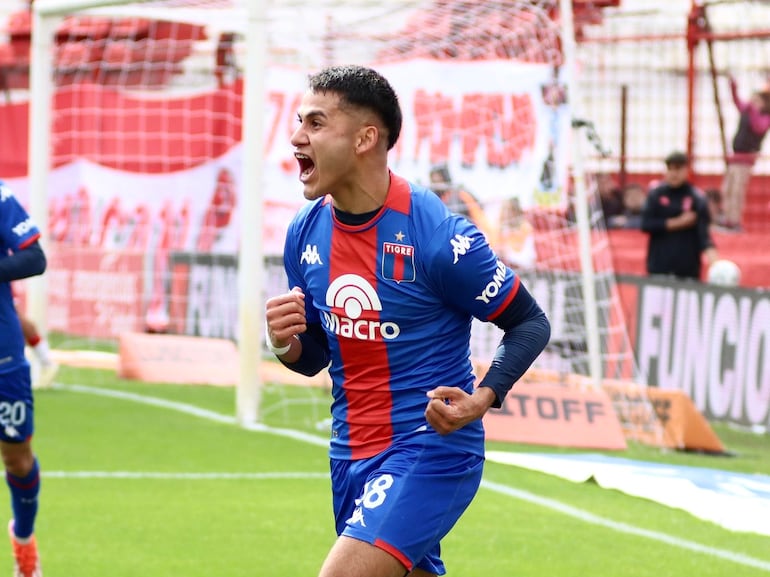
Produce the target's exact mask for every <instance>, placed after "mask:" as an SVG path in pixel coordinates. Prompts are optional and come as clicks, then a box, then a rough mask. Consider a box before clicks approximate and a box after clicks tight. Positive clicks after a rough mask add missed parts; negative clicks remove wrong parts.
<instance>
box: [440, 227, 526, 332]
mask: <svg viewBox="0 0 770 577" xmlns="http://www.w3.org/2000/svg"><path fill="white" fill-rule="evenodd" d="M427 268H428V271H427V272H428V275H429V277H430V278H431V281H432V282H433V283H434V284H435V289H436V291H437V292H438V293H439V294H440V295H441V298H442V299H443V300H444V302H446V303H448V304H449V305H451V306H452V307H453V308H456V309H459V310H462V311H464V312H467V313H469V314H471V315H473V316H474V317H476V318H478V319H479V320H482V321H492V320H494V319H495V318H496V317H497V315H499V314H500V313H501V312H502V311H503V310H504V309H505V307H506V306H507V305H508V304H509V303H510V302H511V301H512V300H513V297H514V296H515V291H516V287H517V286H518V279H517V277H516V275H515V273H514V272H513V271H512V270H511V269H510V268H508V267H507V266H506V265H505V264H504V263H503V262H502V261H501V260H500V259H499V258H498V257H497V255H496V254H495V252H494V251H493V250H492V248H491V247H490V245H489V242H488V241H487V239H486V237H485V236H484V235H483V234H482V233H481V231H480V230H479V229H478V228H477V227H476V226H475V225H474V224H472V223H471V222H470V221H468V220H467V219H464V218H462V217H457V216H453V217H451V218H449V219H446V220H445V221H444V222H443V223H442V224H441V225H440V226H439V227H438V229H437V230H436V232H435V233H434V235H433V238H432V240H431V243H430V246H429V259H428V265H427Z"/></svg>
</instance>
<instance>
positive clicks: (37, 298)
mask: <svg viewBox="0 0 770 577" xmlns="http://www.w3.org/2000/svg"><path fill="white" fill-rule="evenodd" d="M143 2H144V3H146V4H149V2H148V0H140V1H139V2H136V1H131V2H129V1H127V0H82V1H81V0H67V1H62V0H37V1H36V2H35V3H34V5H33V13H34V20H33V22H34V24H33V30H34V32H33V42H32V53H31V59H30V61H31V71H30V91H31V95H32V96H31V99H30V147H29V148H30V150H29V167H30V169H29V172H30V211H31V216H32V217H33V218H34V219H35V221H36V222H37V223H39V225H38V226H40V228H41V233H42V237H43V239H45V238H46V237H47V234H46V233H47V222H48V193H47V191H48V180H47V178H46V176H47V174H48V172H49V170H50V167H51V157H50V154H49V150H50V148H51V142H50V138H49V137H50V134H51V130H50V125H51V114H50V109H51V107H50V102H51V99H52V82H51V78H52V65H51V61H52V58H51V52H52V47H53V36H54V34H53V33H54V30H55V29H56V26H57V24H58V23H59V22H60V21H61V18H62V17H63V16H65V15H68V14H72V13H73V12H87V11H88V10H89V9H90V10H92V11H93V10H94V9H97V8H106V7H120V6H124V7H125V6H126V5H128V4H133V5H137V4H142V3H143ZM245 5H246V6H245V7H229V8H228V10H227V14H228V18H226V19H225V20H224V22H223V24H222V25H223V26H225V27H227V28H229V29H231V30H239V31H240V32H241V33H242V34H243V35H244V37H245V39H246V52H247V55H248V57H247V59H246V69H245V74H244V76H245V86H244V99H243V118H244V122H243V124H244V126H245V130H244V133H243V147H244V156H245V157H246V158H250V159H253V161H251V162H245V163H243V167H242V169H243V174H242V177H243V180H242V183H243V190H245V191H256V190H258V189H259V183H260V177H261V175H262V162H261V159H262V150H263V147H262V138H261V135H262V127H263V118H264V115H263V114H262V109H263V107H264V87H263V85H262V79H263V78H264V68H265V49H266V40H265V39H266V37H267V35H266V33H265V21H266V19H265V13H266V9H267V1H266V0H251V1H249V2H246V3H245ZM140 10H141V8H140ZM96 13H97V14H98V12H96ZM118 13H119V12H118ZM129 14H131V12H129ZM178 15H179V14H178V13H176V14H175V13H174V11H173V9H166V10H160V11H158V10H157V8H156V14H155V17H157V18H159V19H160V18H167V19H170V18H173V17H174V16H178ZM211 15H212V14H211V10H204V11H203V12H201V13H199V14H191V13H190V11H189V9H188V10H187V12H186V13H185V14H184V15H183V18H184V20H185V21H187V22H189V21H190V20H191V19H192V20H196V19H197V20H199V21H201V22H202V23H208V22H210V19H211ZM244 21H245V26H244ZM241 206H242V210H241V213H240V214H241V219H242V226H241V247H240V251H239V258H238V261H239V271H240V273H239V276H238V281H239V282H238V289H239V290H238V294H239V295H240V297H239V301H238V311H239V315H238V321H239V322H238V327H239V335H238V339H239V348H240V350H241V351H254V353H253V354H240V355H239V361H240V366H239V372H238V375H239V376H238V384H237V387H236V399H235V410H236V416H237V418H238V421H239V422H240V423H241V424H244V425H247V424H251V423H254V422H256V420H257V414H258V411H259V404H260V391H261V388H262V386H261V385H262V383H261V376H260V370H259V364H260V363H259V361H260V359H259V355H258V354H257V351H259V350H261V348H262V342H261V337H260V335H261V334H262V331H261V330H260V327H261V326H262V323H263V317H262V307H261V303H260V302H259V301H257V300H256V299H254V298H251V297H250V295H255V294H260V292H261V291H260V280H259V278H260V274H259V271H260V269H261V266H262V260H263V253H262V239H261V231H262V226H261V222H262V202H261V199H260V197H259V196H258V195H256V194H243V195H241ZM44 242H45V241H44ZM45 281H46V278H45V276H43V277H38V278H37V279H34V280H33V281H32V282H31V283H30V289H29V304H28V308H29V312H30V316H31V318H32V319H33V320H35V321H37V323H38V324H39V326H41V327H45V326H48V323H47V320H48V319H47V310H46V303H47V300H48V297H47V290H46V288H47V287H46V282H45Z"/></svg>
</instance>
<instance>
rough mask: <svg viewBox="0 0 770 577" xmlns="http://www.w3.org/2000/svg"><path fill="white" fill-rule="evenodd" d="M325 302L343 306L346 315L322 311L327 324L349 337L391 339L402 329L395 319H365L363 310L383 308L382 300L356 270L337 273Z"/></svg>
mask: <svg viewBox="0 0 770 577" xmlns="http://www.w3.org/2000/svg"><path fill="white" fill-rule="evenodd" d="M326 304H327V305H328V306H330V307H332V308H333V309H342V310H343V311H344V315H339V314H336V313H334V312H325V311H324V313H323V321H324V324H325V325H326V328H327V329H328V330H329V331H330V332H332V333H334V334H336V335H340V336H343V337H346V338H351V339H357V340H363V341H375V340H381V339H384V340H392V339H395V338H396V337H398V335H399V334H400V333H401V329H400V328H399V326H398V325H397V324H396V323H392V322H380V321H374V320H367V319H362V318H361V316H362V315H363V313H364V311H376V312H379V311H382V302H381V301H380V297H379V296H377V292H376V291H375V290H374V287H372V285H371V284H369V282H368V281H367V280H366V279H364V278H362V277H360V276H358V275H355V274H344V275H342V276H340V277H337V278H336V279H334V281H332V283H331V284H330V285H329V288H328V289H327V290H326Z"/></svg>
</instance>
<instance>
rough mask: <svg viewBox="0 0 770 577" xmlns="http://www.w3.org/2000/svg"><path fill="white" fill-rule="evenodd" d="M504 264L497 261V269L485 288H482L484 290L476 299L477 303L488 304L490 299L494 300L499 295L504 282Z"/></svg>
mask: <svg viewBox="0 0 770 577" xmlns="http://www.w3.org/2000/svg"><path fill="white" fill-rule="evenodd" d="M505 273H506V269H505V264H503V262H502V261H500V260H498V261H497V269H496V270H495V275H494V276H493V277H492V280H491V281H489V282H488V283H487V286H485V287H484V290H483V291H482V293H481V294H480V295H479V296H477V297H476V300H477V301H481V302H483V303H484V304H487V305H488V304H489V303H490V302H491V301H492V299H494V298H495V297H496V296H497V295H498V294H500V289H501V288H502V286H503V283H504V282H505Z"/></svg>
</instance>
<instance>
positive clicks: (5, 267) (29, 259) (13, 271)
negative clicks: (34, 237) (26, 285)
mask: <svg viewBox="0 0 770 577" xmlns="http://www.w3.org/2000/svg"><path fill="white" fill-rule="evenodd" d="M46 265H47V262H46V258H45V253H44V252H43V249H42V247H41V246H40V243H39V242H37V241H35V242H33V243H32V244H30V245H28V246H26V247H24V248H23V249H21V250H18V251H15V252H12V253H10V254H9V255H8V256H7V257H6V258H3V259H0V282H11V281H14V280H20V279H24V278H28V277H31V276H36V275H40V274H43V273H44V272H45V269H46Z"/></svg>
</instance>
